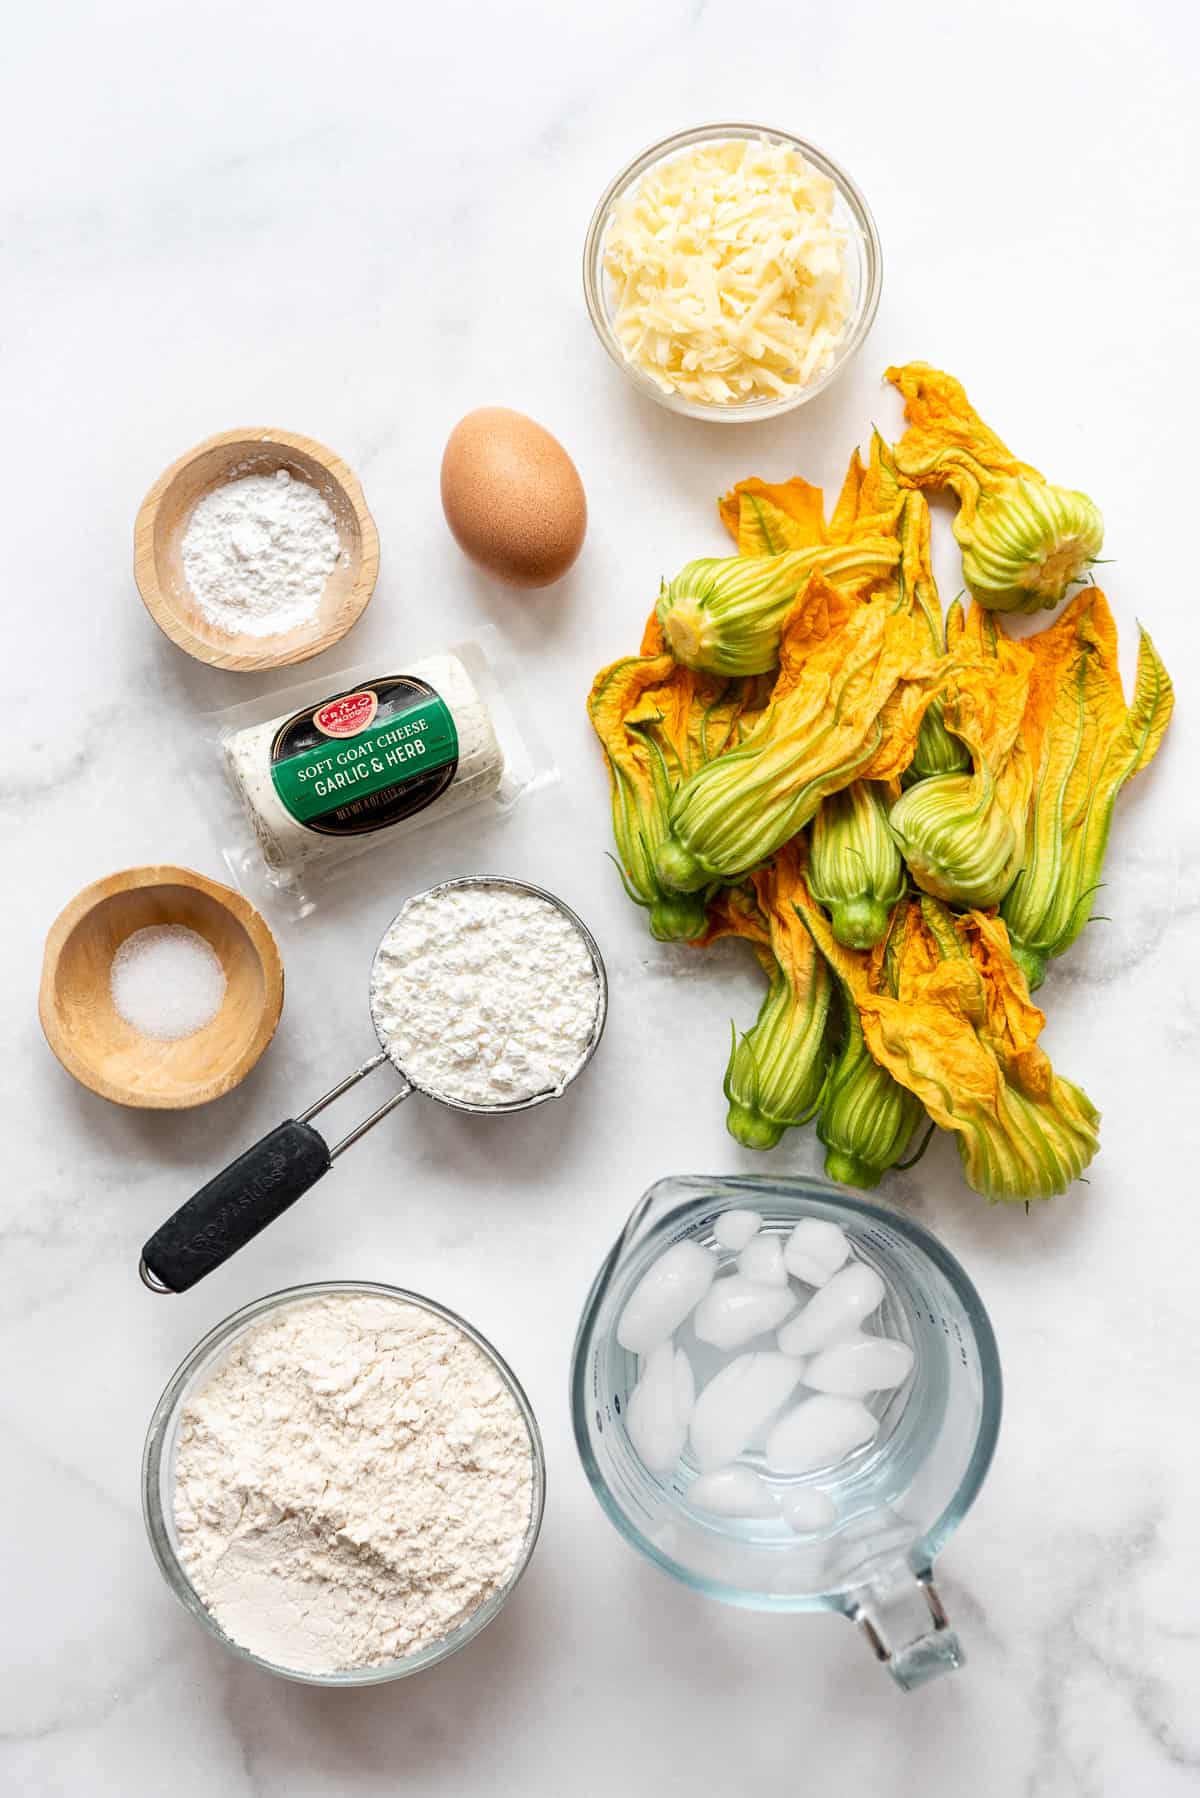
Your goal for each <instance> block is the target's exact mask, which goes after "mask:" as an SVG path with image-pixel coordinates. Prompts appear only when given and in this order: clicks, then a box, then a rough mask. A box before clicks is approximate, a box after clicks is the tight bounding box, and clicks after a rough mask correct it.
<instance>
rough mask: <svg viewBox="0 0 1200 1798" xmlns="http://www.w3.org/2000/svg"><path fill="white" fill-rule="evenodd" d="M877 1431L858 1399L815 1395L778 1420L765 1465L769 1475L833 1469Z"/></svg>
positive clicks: (769, 1443)
mask: <svg viewBox="0 0 1200 1798" xmlns="http://www.w3.org/2000/svg"><path fill="white" fill-rule="evenodd" d="M692 1423H693V1426H694V1424H695V1414H694V1413H693V1416H692ZM878 1428H879V1425H878V1423H877V1422H876V1420H875V1418H874V1417H872V1415H871V1413H870V1412H869V1411H868V1410H867V1407H866V1406H865V1405H864V1404H863V1403H862V1402H861V1400H859V1399H856V1398H835V1397H833V1396H831V1395H830V1394H829V1393H825V1392H819V1393H818V1394H817V1395H816V1397H815V1398H806V1399H805V1400H804V1401H803V1402H802V1403H801V1404H799V1405H795V1406H793V1408H792V1409H791V1410H790V1411H785V1412H784V1414H783V1416H782V1417H781V1418H780V1419H779V1422H778V1423H777V1424H776V1425H775V1427H774V1429H773V1430H772V1431H771V1434H770V1435H769V1436H768V1437H767V1466H768V1467H769V1468H770V1470H771V1472H772V1473H815V1472H816V1471H817V1469H818V1468H819V1467H836V1466H837V1464H838V1462H839V1461H841V1460H844V1459H845V1457H846V1456H847V1455H848V1454H849V1453H850V1450H851V1449H852V1448H860V1447H861V1446H862V1444H863V1443H864V1442H870V1440H871V1438H872V1437H873V1436H874V1434H875V1432H876V1430H877V1429H878Z"/></svg>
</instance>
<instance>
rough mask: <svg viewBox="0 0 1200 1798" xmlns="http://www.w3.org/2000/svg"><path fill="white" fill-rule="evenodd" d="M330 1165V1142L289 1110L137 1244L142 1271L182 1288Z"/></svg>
mask: <svg viewBox="0 0 1200 1798" xmlns="http://www.w3.org/2000/svg"><path fill="white" fill-rule="evenodd" d="M329 1167H330V1153H329V1144H328V1143H327V1142H326V1141H325V1138H324V1137H323V1136H321V1135H319V1134H318V1132H317V1131H316V1130H314V1129H313V1127H312V1125H311V1124H302V1123H297V1122H296V1120H295V1119H294V1118H289V1120H288V1122H287V1123H286V1124H280V1125H279V1126H278V1128H277V1129H275V1130H272V1131H271V1132H270V1134H269V1135H267V1136H264V1137H263V1138H262V1140H261V1142H256V1143H255V1144H254V1147H253V1148H252V1149H247V1150H246V1152H245V1154H244V1155H239V1156H238V1158H237V1160H236V1161H231V1162H230V1164H229V1166H228V1167H227V1168H222V1170H221V1172H220V1173H219V1174H215V1175H214V1176H213V1178H212V1179H211V1180H210V1181H209V1182H208V1184H207V1185H206V1186H202V1187H201V1188H200V1191H199V1192H198V1193H195V1194H194V1195H193V1196H192V1197H191V1198H190V1199H188V1201H187V1203H186V1204H184V1205H181V1206H180V1207H179V1210H178V1211H177V1212H176V1213H175V1214H174V1216H173V1217H169V1218H168V1219H167V1221H166V1223H165V1224H162V1225H160V1226H159V1228H158V1229H157V1230H156V1231H155V1232H154V1235H153V1236H152V1237H151V1238H150V1240H149V1242H148V1243H147V1244H146V1246H145V1248H144V1249H143V1250H142V1263H141V1269H140V1272H141V1275H142V1279H143V1280H144V1281H145V1282H146V1284H147V1285H148V1286H150V1287H152V1288H153V1290H155V1291H158V1292H186V1291H187V1289H188V1287H189V1286H194V1285H195V1284H196V1282H197V1280H202V1279H203V1278H204V1276H205V1274H211V1272H212V1271H213V1269H214V1267H220V1265H221V1263H222V1261H228V1259H229V1257H230V1256H231V1255H233V1254H236V1253H237V1251H238V1249H240V1248H243V1247H244V1246H245V1245H246V1243H248V1242H249V1241H250V1240H251V1238H252V1237H254V1236H257V1235H258V1233H259V1231H260V1230H265V1229H266V1227H267V1225H268V1224H270V1223H273V1222H274V1221H275V1219H276V1218H277V1217H278V1216H279V1215H280V1213H281V1212H284V1211H286V1210H287V1208H288V1206H289V1205H294V1204H295V1203H296V1200H297V1199H299V1198H302V1197H303V1196H304V1194H305V1193H306V1192H307V1191H308V1189H309V1187H310V1186H315V1185H316V1183H317V1181H318V1180H319V1179H320V1178H321V1176H322V1174H327V1173H328V1172H329Z"/></svg>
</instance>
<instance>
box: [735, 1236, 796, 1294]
mask: <svg viewBox="0 0 1200 1798" xmlns="http://www.w3.org/2000/svg"><path fill="white" fill-rule="evenodd" d="M738 1272H739V1273H740V1274H745V1276H746V1278H747V1279H748V1280H757V1281H758V1283H759V1285H760V1286H786V1285H787V1278H788V1277H787V1268H786V1267H785V1266H784V1265H783V1244H782V1243H781V1242H780V1240H779V1238H778V1236H752V1237H751V1238H750V1240H749V1242H748V1243H747V1244H746V1246H745V1248H744V1249H743V1250H742V1252H741V1254H740V1255H739V1256H738Z"/></svg>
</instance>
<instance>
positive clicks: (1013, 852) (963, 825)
mask: <svg viewBox="0 0 1200 1798" xmlns="http://www.w3.org/2000/svg"><path fill="white" fill-rule="evenodd" d="M947 642H948V645H949V650H950V654H951V656H952V658H953V660H954V662H955V664H956V666H955V669H954V672H953V673H952V674H951V676H950V679H949V683H948V686H947V690H946V693H945V695H944V696H943V699H942V719H943V722H944V724H945V725H946V727H947V728H948V730H949V731H950V732H952V733H953V736H954V738H955V740H956V741H958V742H960V743H962V744H963V746H964V747H965V748H966V750H967V751H968V753H969V755H970V757H971V762H972V764H973V769H972V772H971V773H970V774H962V773H947V774H937V775H934V776H932V777H931V778H929V779H925V780H919V781H917V782H916V784H915V785H913V786H910V787H909V788H908V790H907V792H905V793H904V795H903V797H902V798H901V799H900V800H899V802H898V803H897V804H896V805H895V806H893V808H892V812H891V818H890V823H891V827H892V830H893V832H894V834H895V837H896V840H897V842H898V843H899V845H900V848H901V850H902V851H903V853H904V859H905V861H906V862H907V864H908V867H909V870H910V872H911V874H912V877H913V879H914V880H915V881H916V883H917V885H918V886H919V887H921V888H922V890H923V891H924V892H926V893H929V894H930V895H932V896H933V897H934V898H937V899H945V900H947V901H948V902H950V903H951V904H954V905H967V906H970V905H973V906H987V905H997V904H999V902H1000V900H1001V899H1003V897H1004V895H1005V893H1006V892H1007V891H1008V889H1009V887H1010V886H1011V885H1012V883H1013V881H1014V879H1015V878H1016V875H1017V871H1018V870H1019V868H1020V867H1021V864H1022V861H1023V859H1024V854H1025V819H1026V815H1027V812H1028V807H1029V794H1030V787H1031V784H1032V763H1031V760H1030V756H1029V753H1028V750H1027V748H1026V746H1025V743H1024V741H1023V739H1022V736H1021V723H1022V718H1023V716H1024V711H1025V705H1026V700H1027V697H1028V692H1029V681H1030V674H1031V670H1032V666H1033V658H1032V656H1031V655H1030V653H1029V651H1028V650H1027V649H1026V648H1025V647H1024V646H1023V645H1021V644H1018V643H1014V642H1012V641H1011V640H1010V639H1009V638H1008V637H1007V636H1006V635H1005V634H1004V632H1003V631H1002V630H1001V628H1000V626H999V625H998V623H997V621H996V620H995V619H994V618H993V617H992V616H991V615H990V613H987V612H985V611H983V610H982V609H981V608H980V607H979V606H973V607H972V608H971V612H970V615H969V617H968V618H967V619H966V620H965V621H964V619H963V616H962V612H961V610H960V609H959V608H958V607H952V608H951V613H950V617H949V619H948V621H947Z"/></svg>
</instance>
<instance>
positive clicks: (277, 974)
mask: <svg viewBox="0 0 1200 1798" xmlns="http://www.w3.org/2000/svg"><path fill="white" fill-rule="evenodd" d="M157 886H183V887H191V888H193V889H194V890H195V891H196V892H199V893H203V894H204V895H205V896H206V897H207V898H209V899H211V900H213V901H214V903H215V904H217V905H219V906H221V907H222V908H223V910H225V911H227V912H229V913H230V915H231V916H232V917H234V918H235V919H236V920H237V922H238V923H239V924H240V925H241V926H242V928H243V930H244V931H245V932H246V935H247V936H248V937H249V939H250V944H251V947H252V948H253V949H254V952H255V954H256V955H257V956H258V961H259V966H260V967H261V968H262V972H263V1008H262V1013H261V1015H260V1017H259V1020H258V1023H257V1025H256V1026H255V1029H254V1033H253V1035H252V1036H251V1038H250V1041H249V1042H248V1043H247V1044H246V1047H245V1048H244V1049H243V1051H242V1053H241V1054H240V1055H239V1056H238V1057H237V1059H236V1060H235V1061H234V1062H233V1063H232V1064H231V1065H230V1066H229V1067H228V1068H226V1069H225V1070H224V1071H223V1072H222V1073H220V1074H214V1075H212V1076H211V1077H210V1078H209V1079H207V1080H203V1081H197V1082H196V1086H195V1091H194V1093H192V1092H189V1094H188V1095H187V1096H185V1095H184V1094H182V1093H180V1094H178V1095H172V1094H169V1093H160V1094H157V1095H154V1094H146V1093H139V1094H136V1095H135V1094H133V1093H131V1092H130V1091H129V1089H128V1088H127V1087H123V1086H119V1085H117V1084H116V1083H115V1082H114V1081H111V1080H109V1079H107V1078H106V1077H105V1075H104V1074H102V1073H101V1072H100V1071H99V1069H98V1068H96V1067H94V1066H93V1064H92V1063H91V1062H90V1061H86V1060H85V1059H84V1058H83V1057H82V1056H80V1055H77V1054H76V1052H75V1049H74V1046H73V1044H72V1041H71V1038H70V1036H69V1035H68V1034H67V1033H66V1032H65V1031H64V1030H63V1029H62V1028H61V1027H60V1025H59V1020H58V1013H57V1008H56V1006H55V984H56V981H57V977H58V968H59V963H60V961H61V959H62V953H63V949H64V948H65V947H66V944H67V942H68V940H69V939H70V937H71V935H72V933H73V932H74V931H75V930H76V929H77V927H78V926H79V925H80V924H81V923H82V921H83V920H84V918H86V917H87V916H88V914H89V913H90V912H93V911H95V909H96V907H97V906H99V905H102V904H104V903H105V901H106V900H109V899H113V898H115V897H116V896H117V894H118V893H129V892H136V891H137V890H139V889H140V888H142V887H157ZM282 1011H283V959H282V957H281V956H280V953H279V945H278V943H276V941H275V938H274V935H273V934H272V932H271V929H270V926H269V925H268V923H267V921H266V919H265V918H264V917H263V915H262V913H261V912H260V911H259V910H258V908H257V907H256V906H254V905H252V904H251V903H250V901H249V899H247V898H246V897H245V895H244V894H242V893H239V892H238V891H237V890H236V889H235V888H234V887H229V886H225V885H224V884H223V883H222V882H221V881H219V880H210V879H209V878H208V876H207V875H206V874H198V873H197V872H196V870H195V869H194V868H179V867H176V866H174V865H173V864H172V863H170V862H162V863H153V864H148V865H147V866H145V867H141V868H123V869H121V870H120V871H119V872H118V873H116V874H108V875H105V876H104V878H103V879H101V880H94V881H92V882H91V884H90V885H89V886H86V887H84V888H83V890H82V891H81V892H79V893H76V895H75V897H74V898H73V899H72V900H70V901H69V902H68V904H66V905H65V906H64V907H63V909H62V911H60V912H59V914H58V916H57V918H55V920H54V922H53V924H52V925H51V926H50V929H49V932H48V933H47V936H46V947H45V951H44V953H43V956H42V978H41V983H40V985H39V987H38V1018H39V1020H40V1022H41V1026H42V1031H43V1034H44V1035H45V1038H46V1041H47V1042H48V1043H49V1045H50V1048H51V1049H52V1050H53V1052H54V1054H55V1055H56V1056H57V1058H58V1060H59V1061H60V1062H61V1064H62V1066H63V1067H64V1068H65V1069H66V1070H67V1072H68V1074H70V1075H71V1076H72V1077H73V1078H74V1079H76V1080H78V1082H79V1084H80V1085H81V1086H86V1087H87V1089H88V1091H89V1092H93V1093H96V1094H98V1095H99V1097H100V1098H102V1099H108V1100H110V1101H111V1103H112V1104H114V1105H125V1106H128V1107H129V1108H130V1109H131V1110H134V1111H188V1110H190V1109H191V1108H192V1107H193V1106H196V1105H207V1104H208V1103H209V1101H210V1100H212V1099H220V1098H222V1097H223V1096H224V1095H225V1094H226V1093H228V1092H232V1091H233V1089H234V1087H235V1086H240V1085H241V1083H242V1081H243V1080H244V1079H245V1078H246V1075H247V1074H248V1073H249V1072H250V1070H251V1068H252V1067H255V1066H256V1065H257V1063H258V1062H259V1061H260V1060H261V1058H262V1055H263V1052H264V1050H265V1049H266V1047H267V1044H268V1043H269V1042H270V1041H271V1038H272V1037H273V1036H274V1035H275V1031H276V1029H277V1028H278V1025H279V1018H280V1014H281V1013H282Z"/></svg>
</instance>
